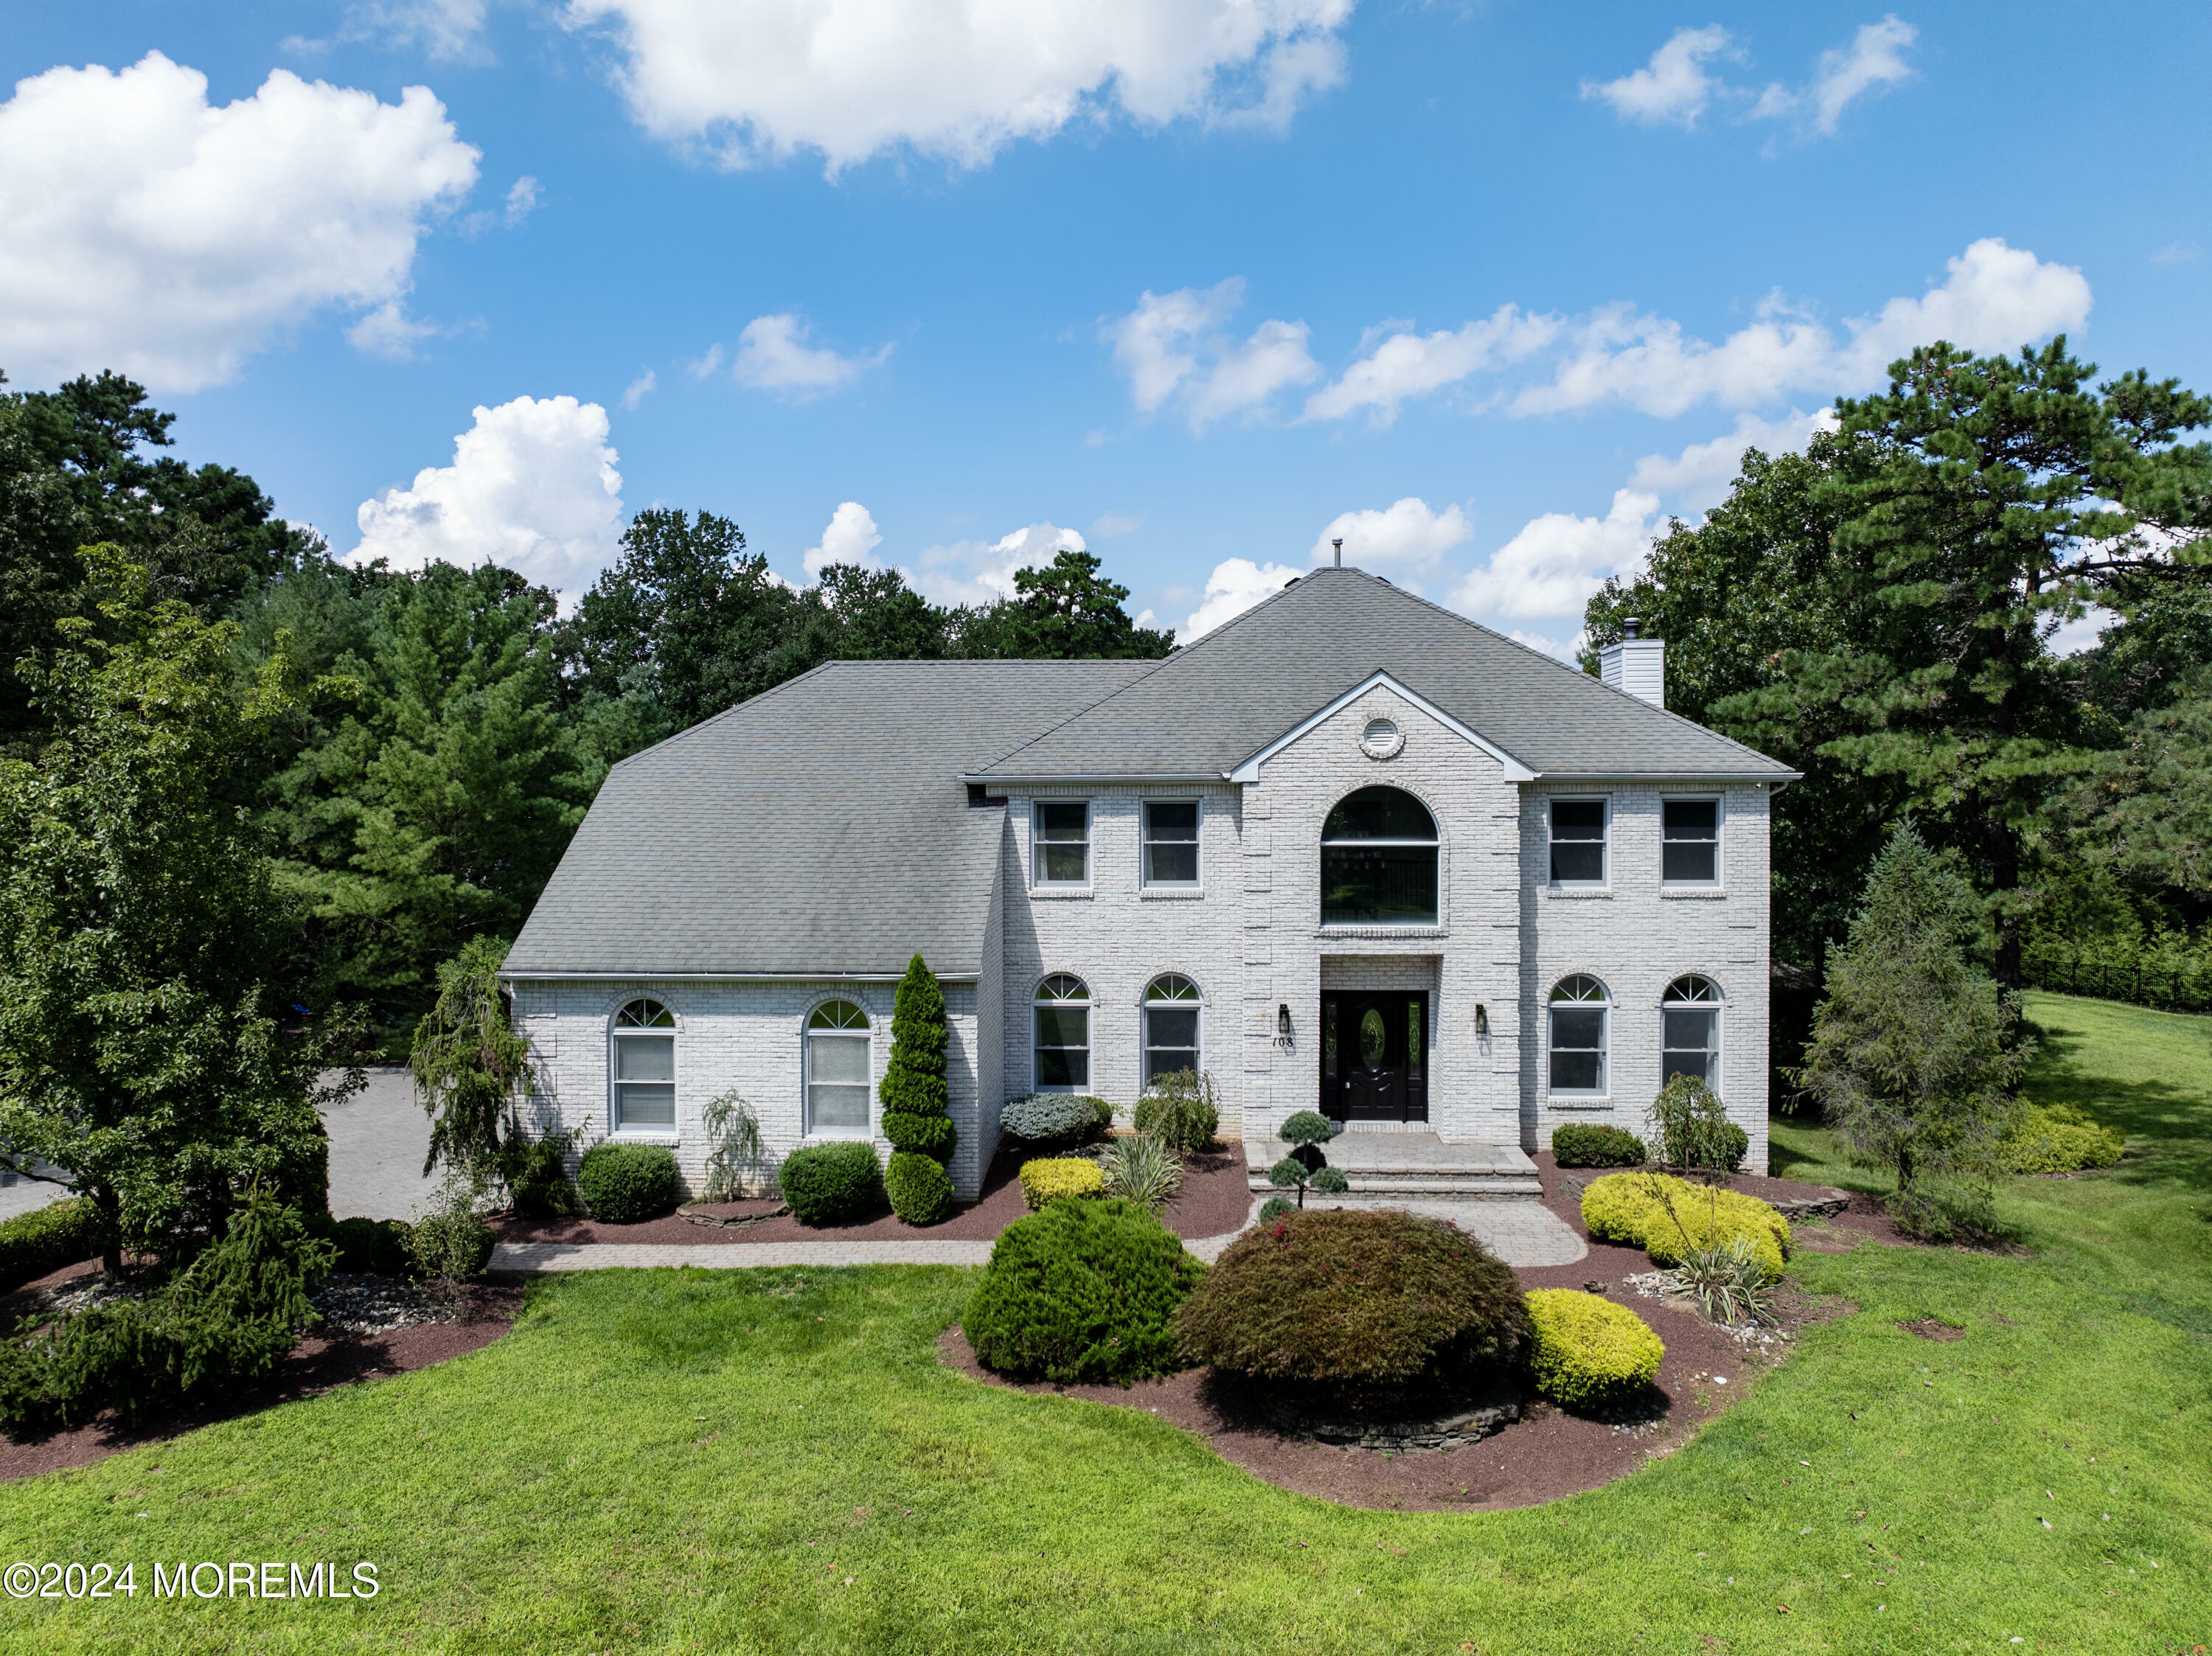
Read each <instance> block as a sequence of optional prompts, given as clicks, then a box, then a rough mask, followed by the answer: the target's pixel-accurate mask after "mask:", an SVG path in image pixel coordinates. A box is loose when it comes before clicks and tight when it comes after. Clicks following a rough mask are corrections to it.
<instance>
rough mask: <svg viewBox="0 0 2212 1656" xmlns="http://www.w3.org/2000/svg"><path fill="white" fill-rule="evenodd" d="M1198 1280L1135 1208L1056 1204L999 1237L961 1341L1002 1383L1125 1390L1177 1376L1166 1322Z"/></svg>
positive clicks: (1113, 1202) (1195, 1267) (1194, 1265)
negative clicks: (1108, 1384) (1008, 1379)
mask: <svg viewBox="0 0 2212 1656" xmlns="http://www.w3.org/2000/svg"><path fill="white" fill-rule="evenodd" d="M1205 1274H1206V1267H1205V1266H1204V1265H1200V1263H1199V1262H1198V1260H1197V1259H1195V1258H1194V1257H1193V1256H1192V1255H1191V1253H1189V1252H1188V1250H1186V1249H1185V1248H1184V1247H1183V1245H1182V1238H1181V1237H1178V1236H1176V1234H1173V1233H1172V1232H1171V1231H1170V1230H1169V1229H1168V1228H1167V1227H1166V1226H1165V1225H1163V1224H1162V1223H1161V1222H1159V1221H1158V1219H1155V1218H1154V1217H1153V1216H1152V1214H1151V1213H1150V1212H1148V1211H1147V1210H1145V1209H1144V1208H1142V1207H1139V1205H1138V1204H1135V1203H1134V1202H1127V1201H1123V1200H1121V1199H1120V1198H1109V1199H1105V1200H1100V1201H1095V1202H1054V1203H1053V1204H1051V1205H1049V1206H1048V1207H1047V1208H1046V1209H1045V1210H1043V1211H1042V1213H1033V1214H1030V1216H1028V1217H1026V1218H1023V1219H1017V1220H1015V1221H1014V1222H1013V1223H1012V1224H1011V1225H1008V1226H1007V1227H1006V1229H1005V1230H1003V1231H1001V1232H1000V1234H999V1240H998V1241H997V1242H996V1243H995V1244H994V1246H993V1247H992V1249H991V1260H990V1263H989V1264H988V1265H985V1266H984V1267H983V1276H982V1280H981V1282H979V1283H977V1284H976V1285H975V1293H974V1294H973V1295H970V1296H969V1301H968V1308H967V1311H966V1313H965V1314H964V1315H963V1318H962V1319H961V1329H962V1331H963V1333H965V1334H966V1335H967V1337H968V1344H969V1345H971V1346H973V1347H974V1348H975V1356H976V1359H977V1361H979V1362H981V1363H982V1365H983V1366H984V1367H985V1368H990V1369H994V1370H995V1371H996V1372H998V1373H1000V1374H1011V1375H1013V1376H1015V1377H1017V1378H1023V1379H1027V1378H1032V1377H1034V1378H1038V1379H1042V1380H1053V1381H1056V1382H1058V1383H1059V1384H1060V1385H1073V1384H1076V1383H1079V1382H1081V1381H1086V1380H1089V1381H1097V1380H1111V1381H1115V1382H1117V1383H1118V1384H1121V1385H1123V1386H1126V1385H1127V1384H1128V1383H1129V1382H1130V1381H1131V1380H1143V1379H1146V1378H1149V1377H1151V1376H1152V1375H1155V1374H1171V1373H1173V1372H1174V1371H1175V1370H1176V1369H1178V1368H1182V1366H1183V1365H1182V1362H1181V1360H1180V1358H1179V1357H1178V1356H1177V1352H1176V1337H1175V1331H1174V1326H1173V1319H1174V1313H1175V1310H1176V1307H1177V1306H1178V1305H1180V1304H1181V1303H1182V1301H1183V1297H1184V1295H1187V1294H1188V1293H1189V1292H1190V1290H1191V1288H1192V1286H1193V1284H1194V1283H1198V1282H1199V1281H1200V1280H1201V1279H1202V1278H1203V1277H1204V1276H1205Z"/></svg>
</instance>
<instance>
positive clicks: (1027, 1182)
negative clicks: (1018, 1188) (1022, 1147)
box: [1022, 1156, 1106, 1208]
mask: <svg viewBox="0 0 2212 1656" xmlns="http://www.w3.org/2000/svg"><path fill="white" fill-rule="evenodd" d="M1105 1188H1106V1172H1105V1169H1104V1168H1101V1167H1100V1166H1099V1165H1098V1164H1097V1162H1091V1161H1087V1160H1085V1158H1084V1157H1082V1156H1039V1157H1037V1158H1036V1160H1035V1161H1034V1162H1023V1163H1022V1194H1023V1195H1024V1196H1025V1197H1027V1198H1029V1204H1030V1207H1032V1208H1041V1207H1042V1206H1044V1204H1046V1203H1048V1202H1057V1201H1059V1200H1060V1199H1061V1198H1064V1197H1069V1196H1097V1195H1098V1194H1100V1193H1101V1192H1103V1191H1104V1190H1105Z"/></svg>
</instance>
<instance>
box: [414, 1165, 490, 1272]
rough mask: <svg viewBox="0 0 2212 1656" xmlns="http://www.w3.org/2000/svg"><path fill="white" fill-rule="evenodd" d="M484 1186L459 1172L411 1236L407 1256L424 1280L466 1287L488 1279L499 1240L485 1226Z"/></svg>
mask: <svg viewBox="0 0 2212 1656" xmlns="http://www.w3.org/2000/svg"><path fill="white" fill-rule="evenodd" d="M482 1207H483V1183H482V1182H481V1181H480V1180H476V1179H474V1178H471V1176H469V1175H468V1174H465V1173H462V1172H460V1171H459V1169H456V1170H454V1171H453V1172H451V1173H448V1174H447V1175H446V1181H445V1183H444V1184H442V1185H441V1186H439V1187H438V1192H437V1194H436V1195H435V1196H433V1197H432V1198H430V1210H429V1211H428V1213H426V1214H424V1215H423V1216H422V1217H421V1218H420V1219H417V1220H416V1222H415V1223H414V1226H413V1228H411V1229H410V1230H409V1232H408V1233H407V1254H408V1258H409V1259H410V1262H411V1263H412V1264H413V1265H414V1267H415V1272H416V1275H417V1276H419V1277H427V1278H428V1279H429V1280H431V1281H433V1282H444V1283H465V1282H469V1281H471V1280H472V1279H473V1278H475V1277H481V1276H482V1275H483V1270H484V1267H485V1266H486V1265H489V1264H490V1263H491V1251H492V1249H493V1247H495V1245H496V1244H497V1242H498V1240H499V1238H498V1235H497V1234H496V1233H495V1231H494V1230H493V1229H492V1228H491V1227H490V1226H489V1225H487V1224H485V1223H484V1222H483V1220H482V1218H480V1217H479V1213H480V1211H481V1210H482Z"/></svg>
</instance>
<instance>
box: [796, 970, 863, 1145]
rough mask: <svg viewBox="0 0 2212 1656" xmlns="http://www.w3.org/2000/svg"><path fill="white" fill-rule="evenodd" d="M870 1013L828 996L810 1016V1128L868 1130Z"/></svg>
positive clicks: (808, 1061) (836, 1131)
mask: <svg viewBox="0 0 2212 1656" xmlns="http://www.w3.org/2000/svg"><path fill="white" fill-rule="evenodd" d="M868 1040H869V1036H868V1015H867V1014H866V1012H863V1011H862V1010H860V1008H859V1007H857V1006H855V1005H854V1004H853V1003H852V1002H851V1001H849V1000H829V1001H824V1002H823V1003H822V1004H821V1005H819V1006H817V1007H816V1008H815V1009H814V1010H813V1011H812V1012H811V1013H810V1014H808V1016H807V1019H806V1131H809V1132H811V1133H817V1132H831V1133H842V1132H866V1131H867V1130H868V1083H869V1079H870V1077H872V1076H873V1075H874V1073H875V1071H874V1068H873V1066H872V1064H871V1062H870V1059H869V1054H868Z"/></svg>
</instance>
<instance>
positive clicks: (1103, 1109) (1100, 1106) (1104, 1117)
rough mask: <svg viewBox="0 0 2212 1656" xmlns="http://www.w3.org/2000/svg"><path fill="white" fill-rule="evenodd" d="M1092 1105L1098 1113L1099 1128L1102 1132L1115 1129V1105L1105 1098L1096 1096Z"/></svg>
mask: <svg viewBox="0 0 2212 1656" xmlns="http://www.w3.org/2000/svg"><path fill="white" fill-rule="evenodd" d="M1091 1108H1092V1109H1093V1110H1094V1111H1096V1112H1097V1116H1098V1125H1097V1131H1100V1132H1111V1131H1114V1107H1113V1106H1112V1105H1111V1104H1109V1103H1108V1102H1107V1101H1105V1100H1104V1099H1103V1098H1094V1099H1092V1100H1091Z"/></svg>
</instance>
